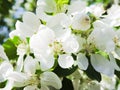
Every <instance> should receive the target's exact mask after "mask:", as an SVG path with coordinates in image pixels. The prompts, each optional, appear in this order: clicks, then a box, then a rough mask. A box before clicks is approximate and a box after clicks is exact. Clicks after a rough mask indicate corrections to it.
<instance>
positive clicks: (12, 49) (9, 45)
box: [3, 39, 18, 59]
mask: <svg viewBox="0 0 120 90" xmlns="http://www.w3.org/2000/svg"><path fill="white" fill-rule="evenodd" d="M14 43H15V42H13V40H11V39H8V40H7V41H6V42H5V43H4V44H3V47H4V51H5V53H6V55H7V56H8V58H9V59H16V58H17V57H18V56H17V47H16V46H15V44H14Z"/></svg>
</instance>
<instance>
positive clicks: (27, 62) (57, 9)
mask: <svg viewBox="0 0 120 90" xmlns="http://www.w3.org/2000/svg"><path fill="white" fill-rule="evenodd" d="M15 27H16V30H13V31H12V32H10V34H9V36H10V38H9V39H8V40H7V41H6V42H5V43H3V45H2V46H0V85H1V86H2V87H1V89H0V90H18V88H19V89H20V90H53V89H55V90H56V89H58V90H65V89H64V87H65V86H64V81H65V80H66V81H69V80H70V81H71V82H72V84H71V85H73V88H74V90H84V89H80V88H82V87H83V88H85V87H86V86H85V85H88V87H89V89H88V90H104V88H109V90H110V89H111V90H112V89H115V88H118V87H117V85H116V87H115V83H116V82H117V80H116V78H117V76H118V78H120V77H119V75H120V6H119V5H117V4H113V5H112V6H111V7H110V8H109V9H107V10H105V9H104V7H103V5H102V4H93V5H90V6H88V5H87V3H86V2H85V1H83V0H38V1H37V8H36V13H32V12H25V13H24V14H23V18H22V22H21V21H17V22H16V24H15ZM88 77H89V78H88ZM106 78H109V80H110V81H109V80H108V81H106V82H105V79H106ZM118 78H117V79H118ZM84 80H85V81H84ZM91 80H93V81H92V82H90V81H91ZM97 81H98V82H97ZM88 82H90V83H93V84H94V83H95V84H96V85H94V86H90V85H89V84H88ZM107 82H108V84H107V85H108V86H107V85H106V86H105V84H104V83H107ZM91 85H92V84H91ZM111 85H112V86H113V87H112V88H111ZM61 88H62V89H61ZM90 88H91V89H90ZM93 88H94V89H93ZM95 88H97V89H95ZM98 88H99V89H98Z"/></svg>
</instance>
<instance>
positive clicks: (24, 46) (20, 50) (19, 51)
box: [17, 43, 28, 56]
mask: <svg viewBox="0 0 120 90" xmlns="http://www.w3.org/2000/svg"><path fill="white" fill-rule="evenodd" d="M27 51H28V45H27V44H25V43H21V44H19V45H18V46H17V55H22V56H23V55H25V54H26V53H27Z"/></svg>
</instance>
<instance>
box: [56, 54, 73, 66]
mask: <svg viewBox="0 0 120 90" xmlns="http://www.w3.org/2000/svg"><path fill="white" fill-rule="evenodd" d="M58 63H59V65H60V66H61V67H62V68H70V67H72V65H73V64H74V60H73V57H72V56H70V55H67V54H63V55H59V58H58Z"/></svg>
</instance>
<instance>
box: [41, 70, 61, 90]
mask: <svg viewBox="0 0 120 90" xmlns="http://www.w3.org/2000/svg"><path fill="white" fill-rule="evenodd" d="M41 84H42V85H47V86H53V87H55V88H56V89H60V88H61V87H62V83H61V80H60V79H59V77H58V76H57V75H56V74H55V73H53V72H44V73H42V74H41Z"/></svg>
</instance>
